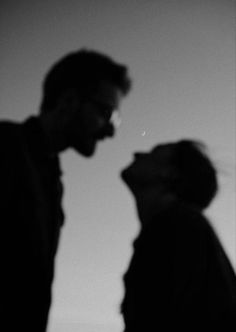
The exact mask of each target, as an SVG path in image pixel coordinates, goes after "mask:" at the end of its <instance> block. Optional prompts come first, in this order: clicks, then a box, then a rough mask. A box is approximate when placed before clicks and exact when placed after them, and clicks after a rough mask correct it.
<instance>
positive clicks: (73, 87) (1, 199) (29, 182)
mask: <svg viewBox="0 0 236 332" xmlns="http://www.w3.org/2000/svg"><path fill="white" fill-rule="evenodd" d="M129 90H130V78H129V76H128V70H127V68H126V66H124V65H122V64H119V63H117V62H115V61H114V60H112V59H111V58H110V57H108V56H106V55H104V54H101V53H99V52H96V51H90V50H85V49H82V50H79V51H77V52H73V53H70V54H68V55H66V56H65V57H63V58H62V59H60V60H59V61H58V62H56V63H55V64H54V65H53V66H52V68H51V69H50V70H49V72H48V73H47V75H46V77H45V80H44V82H43V96H42V102H41V105H40V112H39V114H38V115H37V116H31V117H29V118H28V119H26V120H25V121H24V122H22V123H16V122H11V121H1V123H0V158H1V163H0V170H1V177H2V178H1V187H0V207H1V226H2V241H1V243H2V248H1V249H2V250H1V254H2V256H1V257H2V259H1V264H2V265H1V266H2V269H1V271H2V276H3V282H2V287H3V292H1V299H2V301H1V302H2V305H1V314H2V315H1V317H3V318H4V321H6V326H7V327H8V329H7V331H11V332H13V331H14V332H15V331H24V332H45V331H46V327H47V322H48V315H49V310H50V305H51V290H52V284H53V279H54V259H55V255H56V252H57V247H58V241H59V235H60V230H61V226H62V225H63V223H64V213H63V210H62V207H61V200H62V192H63V186H62V181H61V177H62V173H61V168H60V158H59V155H60V153H61V152H63V151H65V150H67V149H70V148H72V149H74V150H75V151H76V152H78V153H79V154H80V155H82V156H85V157H91V156H93V154H94V152H95V150H96V145H97V143H98V142H99V141H101V140H103V139H104V138H106V137H112V136H113V135H114V133H115V124H114V122H113V114H114V112H115V111H118V110H119V106H120V102H121V99H122V98H123V97H124V96H125V95H126V94H127V93H128V92H129Z"/></svg>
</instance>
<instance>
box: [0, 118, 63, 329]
mask: <svg viewBox="0 0 236 332" xmlns="http://www.w3.org/2000/svg"><path fill="white" fill-rule="evenodd" d="M0 176H1V180H0V218H1V239H2V240H1V264H2V266H1V267H2V268H1V271H2V272H1V273H2V276H3V281H2V282H1V287H2V291H1V297H0V298H1V309H0V310H1V323H3V321H5V322H6V325H5V326H6V327H7V328H6V329H5V331H9V332H15V331H24V332H44V331H45V330H46V325H47V320H48V313H49V308H50V303H51V286H52V281H53V273H54V258H55V253H56V250H57V246H58V239H59V233H60V228H61V225H62V224H63V212H62V209H61V196H62V184H61V182H60V168H59V160H58V158H57V157H52V156H50V153H49V151H48V146H47V143H46V141H45V139H44V136H43V133H42V131H41V128H40V125H39V123H38V121H37V119H36V118H30V119H29V120H27V121H26V122H25V123H23V124H16V123H12V122H1V123H0Z"/></svg>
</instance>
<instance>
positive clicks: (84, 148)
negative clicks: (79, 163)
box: [72, 143, 96, 158]
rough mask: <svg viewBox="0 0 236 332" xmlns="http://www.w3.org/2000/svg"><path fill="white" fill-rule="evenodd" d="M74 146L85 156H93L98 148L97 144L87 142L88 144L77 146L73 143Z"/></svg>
mask: <svg viewBox="0 0 236 332" xmlns="http://www.w3.org/2000/svg"><path fill="white" fill-rule="evenodd" d="M72 148H73V149H74V150H75V151H76V152H77V153H79V154H81V155H82V156H84V157H88V158H89V157H92V156H93V155H94V153H95V150H96V144H95V143H93V144H86V145H80V146H75V145H73V146H72Z"/></svg>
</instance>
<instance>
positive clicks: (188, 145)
mask: <svg viewBox="0 0 236 332" xmlns="http://www.w3.org/2000/svg"><path fill="white" fill-rule="evenodd" d="M205 148H206V147H205V145H204V144H203V143H202V142H199V141H194V140H181V141H178V142H177V143H175V144H173V155H172V156H173V157H172V158H171V161H172V163H173V167H174V170H175V176H174V180H173V182H172V189H173V190H174V192H175V193H176V194H177V196H178V197H180V198H181V199H182V200H183V201H186V202H189V203H192V204H194V205H196V206H198V207H200V208H201V209H204V208H206V207H207V206H208V205H209V204H210V202H211V200H212V199H213V198H214V196H215V195H216V193H217V189H218V183H217V173H216V169H215V167H214V165H213V163H212V162H211V160H210V159H209V158H208V156H207V155H206V152H205Z"/></svg>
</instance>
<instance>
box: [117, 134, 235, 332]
mask: <svg viewBox="0 0 236 332" xmlns="http://www.w3.org/2000/svg"><path fill="white" fill-rule="evenodd" d="M122 178H123V180H124V181H125V183H126V184H127V185H128V187H129V188H130V190H131V192H132V193H133V194H134V197H135V201H136V204H137V210H138V216H139V219H140V222H141V229H140V233H139V235H138V237H137V239H136V240H135V241H134V244H133V249H134V252H133V256H132V258H131V262H130V264H129V267H128V270H127V272H126V273H125V276H124V287H125V296H124V299H123V303H122V306H121V311H122V314H123V318H124V324H125V332H139V331H142V332H143V331H189V332H192V331H227V332H229V331H235V326H236V277H235V273H234V271H233V268H232V266H231V264H230V262H229V260H228V258H227V256H226V254H225V252H224V250H223V248H222V246H221V244H220V241H219V239H218V237H217V235H216V233H215V232H214V230H213V228H212V227H211V226H210V223H209V222H208V220H207V219H206V217H204V215H203V210H204V209H205V208H207V207H208V206H209V204H210V202H211V201H212V199H213V198H214V196H215V194H216V192H217V177H216V170H215V168H214V166H213V164H212V163H211V161H210V160H209V158H208V157H207V155H206V153H205V152H204V145H203V144H202V143H199V142H196V141H191V140H181V141H178V142H176V143H169V144H163V145H157V146H156V147H155V148H154V149H153V150H151V151H150V152H147V153H136V154H135V159H134V161H133V162H132V163H131V165H129V166H128V167H127V168H125V169H124V170H123V171H122Z"/></svg>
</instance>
